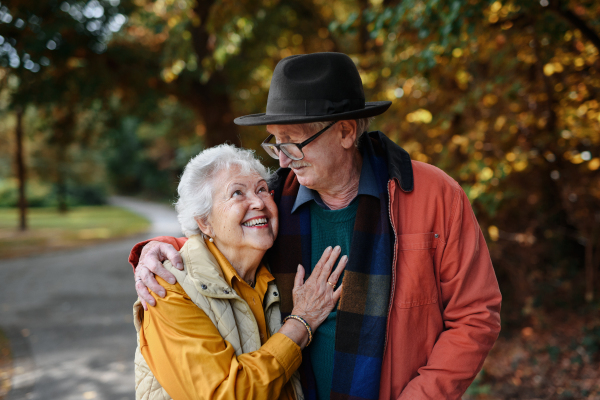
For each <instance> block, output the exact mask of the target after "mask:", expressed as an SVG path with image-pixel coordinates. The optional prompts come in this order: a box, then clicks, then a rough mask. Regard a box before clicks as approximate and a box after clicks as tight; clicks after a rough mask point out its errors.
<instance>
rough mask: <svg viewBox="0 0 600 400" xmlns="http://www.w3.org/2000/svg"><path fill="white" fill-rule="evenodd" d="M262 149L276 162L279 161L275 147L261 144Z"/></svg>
mask: <svg viewBox="0 0 600 400" xmlns="http://www.w3.org/2000/svg"><path fill="white" fill-rule="evenodd" d="M262 148H263V149H265V151H266V152H267V154H268V155H270V156H271V157H273V158H274V159H276V160H279V150H278V149H277V147H275V146H273V145H272V144H269V143H263V144H262Z"/></svg>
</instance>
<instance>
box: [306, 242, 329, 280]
mask: <svg viewBox="0 0 600 400" xmlns="http://www.w3.org/2000/svg"><path fill="white" fill-rule="evenodd" d="M332 252H333V249H332V248H331V246H329V247H327V248H326V249H325V251H323V254H322V255H321V258H320V259H319V261H318V262H317V265H315V267H314V268H313V270H312V272H311V273H310V276H311V277H313V276H314V279H317V278H318V277H319V276H320V275H321V271H322V269H323V265H325V263H326V262H327V260H328V259H329V256H330V255H331V253H332Z"/></svg>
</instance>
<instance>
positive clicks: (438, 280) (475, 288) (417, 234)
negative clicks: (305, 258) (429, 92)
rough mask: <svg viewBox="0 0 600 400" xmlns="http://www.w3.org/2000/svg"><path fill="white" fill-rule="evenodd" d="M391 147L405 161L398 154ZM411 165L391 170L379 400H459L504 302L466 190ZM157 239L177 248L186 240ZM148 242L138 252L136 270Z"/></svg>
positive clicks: (480, 360)
mask: <svg viewBox="0 0 600 400" xmlns="http://www.w3.org/2000/svg"><path fill="white" fill-rule="evenodd" d="M382 135H383V134H382ZM387 141H389V139H387ZM387 146H388V149H387V151H388V152H389V153H390V154H391V156H392V158H394V154H395V156H396V160H397V161H398V162H401V161H400V158H399V156H398V154H399V151H398V149H399V150H401V149H400V148H399V147H397V146H396V145H393V144H392V142H391V141H389V143H388V145H387ZM402 151H403V150H402ZM406 157H408V156H407V155H406ZM403 162H404V163H405V164H406V161H403ZM408 163H410V165H411V166H412V171H410V170H411V168H410V167H409V168H408V169H407V168H404V170H403V171H397V170H393V169H392V170H391V172H390V174H391V179H390V181H389V183H388V189H389V195H390V199H389V200H390V220H391V223H392V226H393V228H394V233H395V235H396V247H395V250H396V251H395V254H394V263H395V268H394V269H393V272H394V273H393V281H392V282H393V283H392V284H393V290H392V295H391V298H390V307H389V318H388V329H387V333H386V338H385V340H386V348H385V353H384V359H383V366H382V372H381V383H380V394H379V398H380V400H383V399H411V400H412V399H459V398H460V397H461V396H462V394H463V393H464V392H465V390H466V389H467V388H468V387H469V385H470V384H471V382H472V381H473V379H474V378H475V375H476V374H477V372H479V370H480V369H481V366H482V364H483V361H484V360H485V357H486V356H487V354H488V352H489V350H490V349H491V348H492V346H493V344H494V342H495V341H496V339H497V337H498V333H499V332H500V303H501V300H502V296H501V294H500V289H499V287H498V282H497V281H496V276H495V274H494V269H493V267H492V262H491V260H490V256H489V252H488V249H487V246H486V243H485V239H484V237H483V234H482V233H481V230H480V229H479V224H478V223H477V220H476V218H475V215H474V214H473V210H472V209H471V205H470V204H469V200H468V198H467V196H466V195H465V193H464V192H463V190H462V188H461V187H460V186H459V184H458V183H457V182H456V181H454V180H453V179H452V178H450V177H449V176H448V175H446V174H445V173H444V172H443V171H441V170H440V169H438V168H436V167H434V166H431V165H429V164H424V163H421V162H418V161H412V162H411V161H410V160H408ZM405 166H406V165H405ZM406 171H409V172H408V173H409V174H410V176H408V177H407V176H406V173H407V172H406ZM400 180H402V181H403V183H404V187H405V189H406V188H407V187H409V188H410V189H412V190H411V191H404V190H402V188H401V185H400ZM407 180H411V181H410V182H409V183H408V184H407V183H406V182H407ZM413 182H414V188H413ZM410 189H409V190H410ZM154 240H159V241H162V242H166V243H170V244H172V245H173V246H174V247H175V248H176V249H179V248H180V247H181V246H182V245H183V243H185V240H186V239H185V238H179V239H177V238H172V237H159V238H156V239H154ZM146 243H147V242H143V243H139V244H138V245H136V246H135V247H134V248H133V250H132V253H131V255H130V258H129V261H130V263H131V264H132V265H133V266H134V267H135V265H137V261H138V258H139V254H140V252H141V248H142V247H143V245H144V244H146Z"/></svg>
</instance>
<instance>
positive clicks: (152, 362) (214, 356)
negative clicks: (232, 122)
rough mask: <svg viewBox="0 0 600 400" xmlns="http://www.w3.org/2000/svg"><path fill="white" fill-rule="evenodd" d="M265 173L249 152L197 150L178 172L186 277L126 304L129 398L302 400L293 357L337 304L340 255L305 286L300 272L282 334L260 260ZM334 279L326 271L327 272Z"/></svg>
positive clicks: (270, 227) (272, 219)
mask: <svg viewBox="0 0 600 400" xmlns="http://www.w3.org/2000/svg"><path fill="white" fill-rule="evenodd" d="M268 178H269V174H268V171H267V170H266V169H265V167H264V166H263V165H262V164H261V163H260V162H259V161H257V160H256V159H255V158H254V156H253V154H252V152H251V151H249V150H243V149H239V148H236V147H234V146H229V145H221V146H217V147H214V148H211V149H208V150H205V151H203V152H202V153H201V154H199V155H198V156H196V157H195V158H193V159H192V160H191V161H190V162H189V163H188V165H187V166H186V168H185V171H184V173H183V176H182V177H181V182H180V184H179V188H178V193H179V199H178V201H177V204H176V209H177V212H178V218H179V222H180V224H181V227H182V230H183V233H184V234H185V235H186V236H187V237H188V240H187V242H186V243H185V245H184V246H183V248H182V249H181V251H180V253H181V256H182V258H183V260H184V270H183V271H179V270H178V269H175V268H174V267H173V266H172V265H170V263H169V261H166V262H165V267H166V268H167V269H168V270H169V271H171V272H172V273H173V274H174V275H175V277H176V278H177V282H176V283H175V284H169V283H167V282H166V281H164V280H162V279H161V278H159V277H157V279H158V280H159V282H160V283H161V285H163V286H164V287H165V289H166V291H167V294H166V296H165V297H164V298H161V297H158V296H156V295H154V294H153V297H154V298H155V300H156V307H150V308H149V309H148V310H146V311H144V308H143V307H142V305H141V303H140V301H139V300H138V302H136V304H135V305H134V317H135V327H136V329H137V331H138V333H139V335H138V348H137V351H136V358H135V364H136V372H135V376H136V397H137V399H170V398H173V399H198V398H199V399H213V398H219V399H237V398H248V399H286V400H287V399H289V400H292V399H302V398H303V395H302V390H301V388H300V382H299V379H298V373H297V372H296V369H297V368H298V367H299V365H300V363H301V361H302V354H301V350H302V349H303V348H304V347H305V346H307V345H308V344H309V343H310V341H311V339H312V334H313V333H314V331H315V330H316V329H317V328H318V327H319V325H320V324H321V323H322V322H323V321H324V320H325V318H326V317H327V316H328V315H329V313H330V312H331V311H332V309H333V307H334V306H335V304H336V302H337V300H338V299H339V297H340V295H341V287H339V288H338V289H337V290H334V289H335V288H334V286H335V284H336V283H337V281H338V278H339V277H340V274H341V273H342V270H343V268H344V266H345V264H346V260H347V258H346V256H344V257H342V258H341V259H340V262H339V263H338V266H337V267H336V268H335V270H333V266H334V264H335V261H336V260H337V257H338V256H339V253H340V250H339V247H336V248H335V249H331V248H328V249H327V250H325V252H324V253H323V256H322V257H321V259H320V261H319V263H317V265H316V266H315V268H314V269H313V271H312V274H311V276H310V277H309V278H308V279H307V280H306V282H304V269H303V267H302V266H301V265H299V266H298V272H297V274H296V279H295V283H294V290H293V294H294V308H293V311H292V315H291V316H289V317H287V318H286V319H285V320H284V323H283V325H282V323H281V316H280V312H279V294H278V290H277V287H276V285H275V282H274V279H273V276H272V275H271V274H270V272H269V270H268V268H267V266H265V264H263V262H262V259H263V256H264V255H265V252H266V251H267V250H268V249H269V248H270V247H271V246H272V245H273V241H274V240H275V238H276V236H277V230H278V215H277V206H276V205H275V202H274V201H273V198H272V195H271V193H269V189H268V186H267V181H268ZM332 270H333V272H332Z"/></svg>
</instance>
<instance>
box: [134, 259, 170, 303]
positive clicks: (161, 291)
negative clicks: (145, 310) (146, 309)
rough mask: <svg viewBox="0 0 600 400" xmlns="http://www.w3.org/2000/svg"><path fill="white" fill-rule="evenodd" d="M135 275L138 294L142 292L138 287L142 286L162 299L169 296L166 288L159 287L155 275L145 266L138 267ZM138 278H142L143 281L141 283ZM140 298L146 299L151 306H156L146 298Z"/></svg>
mask: <svg viewBox="0 0 600 400" xmlns="http://www.w3.org/2000/svg"><path fill="white" fill-rule="evenodd" d="M135 275H136V282H135V287H136V291H137V292H138V294H140V290H139V289H138V287H139V286H140V285H143V286H145V287H146V289H150V290H152V291H153V292H154V293H156V294H157V295H159V296H160V297H165V295H166V294H167V292H166V291H165V288H163V287H162V286H161V285H159V284H158V282H157V281H156V279H155V278H154V274H153V273H151V272H150V271H149V270H148V269H147V268H145V267H144V266H140V265H138V267H137V269H136V271H135ZM138 278H142V280H141V281H140V280H137V279H138ZM142 289H143V288H142ZM142 292H143V291H142ZM140 297H142V298H143V299H145V300H146V301H147V302H148V303H150V304H151V305H154V304H152V302H151V301H150V300H149V299H148V298H147V297H145V296H140ZM152 300H154V299H152Z"/></svg>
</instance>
